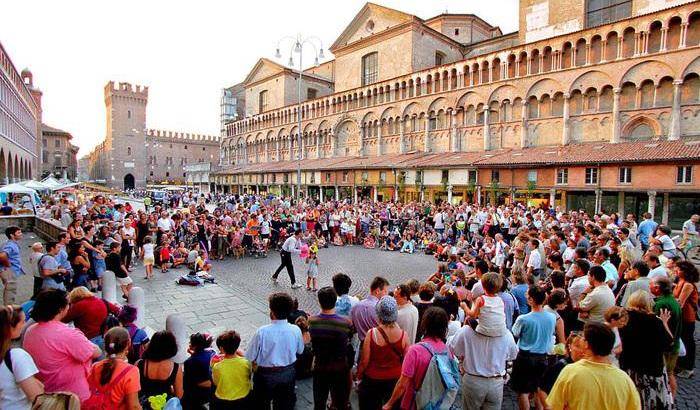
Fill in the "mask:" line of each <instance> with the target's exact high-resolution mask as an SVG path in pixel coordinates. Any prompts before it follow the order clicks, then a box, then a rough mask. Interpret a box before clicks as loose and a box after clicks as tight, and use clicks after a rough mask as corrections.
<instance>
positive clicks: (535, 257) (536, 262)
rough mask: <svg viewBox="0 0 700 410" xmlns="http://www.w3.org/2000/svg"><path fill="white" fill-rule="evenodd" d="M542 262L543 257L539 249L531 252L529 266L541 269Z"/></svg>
mask: <svg viewBox="0 0 700 410" xmlns="http://www.w3.org/2000/svg"><path fill="white" fill-rule="evenodd" d="M541 264H542V257H541V256H540V252H539V251H538V250H534V251H532V252H530V259H528V260H527V267H528V268H529V267H532V269H540V265H541Z"/></svg>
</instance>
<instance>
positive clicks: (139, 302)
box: [129, 286, 146, 328]
mask: <svg viewBox="0 0 700 410" xmlns="http://www.w3.org/2000/svg"><path fill="white" fill-rule="evenodd" d="M129 304H130V305H131V306H133V307H135V308H136V321H135V322H134V323H135V324H136V326H138V327H140V328H141V327H144V326H146V322H145V320H144V318H145V317H146V296H145V294H144V293H143V289H142V288H140V287H138V286H135V287H133V288H131V290H130V291H129Z"/></svg>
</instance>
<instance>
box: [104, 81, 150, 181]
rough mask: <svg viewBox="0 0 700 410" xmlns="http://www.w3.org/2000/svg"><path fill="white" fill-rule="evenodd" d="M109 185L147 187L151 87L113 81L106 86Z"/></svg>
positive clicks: (107, 176) (106, 162)
mask: <svg viewBox="0 0 700 410" xmlns="http://www.w3.org/2000/svg"><path fill="white" fill-rule="evenodd" d="M104 93H105V106H106V109H107V133H106V137H105V142H104V144H105V147H104V152H107V153H108V158H105V168H106V172H105V174H106V178H105V179H106V183H107V185H108V186H110V187H113V188H124V189H126V188H133V187H137V188H144V187H145V186H146V172H147V166H146V159H147V155H148V154H147V151H148V150H147V148H146V145H145V143H146V105H147V104H148V87H146V86H140V85H132V84H130V83H118V84H115V83H114V81H110V82H109V83H107V85H105V88H104Z"/></svg>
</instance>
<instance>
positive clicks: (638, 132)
mask: <svg viewBox="0 0 700 410" xmlns="http://www.w3.org/2000/svg"><path fill="white" fill-rule="evenodd" d="M662 134H663V129H662V127H661V124H660V123H659V121H657V120H656V119H654V118H651V117H649V116H647V115H644V114H639V115H635V116H634V117H632V118H630V119H629V120H628V121H627V122H626V123H625V125H624V126H623V127H622V138H624V139H626V140H646V139H650V138H652V137H657V136H661V135H662Z"/></svg>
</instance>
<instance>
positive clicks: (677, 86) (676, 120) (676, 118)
mask: <svg viewBox="0 0 700 410" xmlns="http://www.w3.org/2000/svg"><path fill="white" fill-rule="evenodd" d="M681 84H683V80H674V81H673V106H672V108H671V123H670V124H669V127H668V139H669V141H675V140H678V139H680V138H681Z"/></svg>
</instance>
